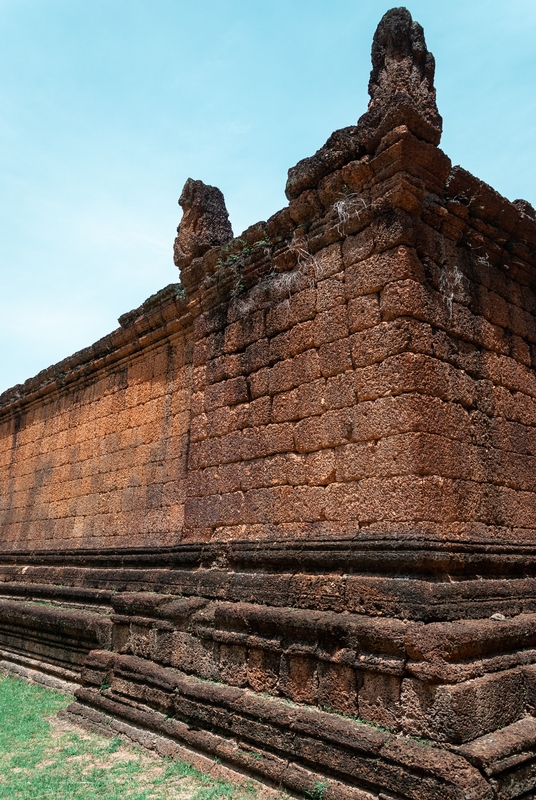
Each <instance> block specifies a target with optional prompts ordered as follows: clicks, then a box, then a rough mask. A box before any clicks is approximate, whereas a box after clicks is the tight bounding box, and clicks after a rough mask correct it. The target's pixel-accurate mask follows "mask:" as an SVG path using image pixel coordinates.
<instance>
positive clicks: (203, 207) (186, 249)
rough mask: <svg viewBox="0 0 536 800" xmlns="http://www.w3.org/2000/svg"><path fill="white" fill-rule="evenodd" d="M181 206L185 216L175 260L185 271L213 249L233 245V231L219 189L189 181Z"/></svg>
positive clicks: (182, 221)
mask: <svg viewBox="0 0 536 800" xmlns="http://www.w3.org/2000/svg"><path fill="white" fill-rule="evenodd" d="M179 205H180V206H181V208H182V210H183V212H184V213H183V216H182V219H181V221H180V225H179V227H178V228H177V238H176V239H175V244H174V246H173V260H174V261H175V264H176V266H177V267H179V269H182V268H183V267H185V266H186V265H187V264H189V263H190V261H191V260H192V259H193V258H197V256H201V255H203V253H206V251H207V250H210V248H211V247H214V246H216V245H222V244H226V243H227V242H228V241H230V240H231V239H232V238H233V229H232V228H231V223H230V222H229V214H228V213H227V209H226V207H225V200H224V197H223V194H222V192H221V191H220V190H219V189H217V188H216V186H207V184H206V183H203V181H194V180H192V178H188V180H187V181H186V183H185V184H184V188H183V190H182V194H181V196H180V198H179Z"/></svg>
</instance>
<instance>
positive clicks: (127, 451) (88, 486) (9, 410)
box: [0, 296, 191, 550]
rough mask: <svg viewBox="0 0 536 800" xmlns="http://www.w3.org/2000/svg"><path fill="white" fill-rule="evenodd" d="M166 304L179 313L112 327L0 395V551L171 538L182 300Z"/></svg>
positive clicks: (181, 474) (182, 360)
mask: <svg viewBox="0 0 536 800" xmlns="http://www.w3.org/2000/svg"><path fill="white" fill-rule="evenodd" d="M168 305H169V309H168V310H169V311H173V312H174V313H175V314H178V317H179V318H178V319H176V318H175V319H173V318H170V319H168V320H166V319H162V318H158V319H156V320H153V319H150V320H148V321H147V324H146V325H145V326H141V325H140V326H136V325H133V326H131V327H130V328H128V329H125V330H121V329H119V330H118V331H115V332H114V333H112V334H111V335H110V336H108V337H106V338H105V339H103V340H102V341H101V342H98V343H97V344H96V345H94V346H93V348H88V350H87V351H82V352H81V353H78V354H76V355H75V356H73V357H72V358H70V359H66V361H64V362H62V363H61V364H58V365H57V366H56V367H52V368H51V369H49V370H46V371H45V372H44V373H41V374H40V375H38V376H37V377H36V378H35V379H34V380H32V381H28V382H27V384H25V386H24V387H22V391H20V389H21V387H15V389H14V390H11V391H9V392H7V393H5V394H4V395H3V397H2V400H4V407H3V408H2V409H1V410H0V419H1V422H0V426H1V427H0V430H1V439H0V475H1V489H0V520H1V522H0V525H1V531H2V533H1V542H2V544H1V546H2V549H3V550H35V549H48V548H53V549H56V550H57V549H61V548H80V547H121V546H125V544H126V543H127V542H128V544H129V545H130V546H132V545H144V544H167V543H168V542H169V541H170V538H171V540H172V541H176V540H177V531H179V530H180V529H181V527H182V523H183V515H184V492H185V476H186V458H187V452H188V431H189V424H190V421H189V407H190V394H191V367H190V364H189V363H188V357H189V354H190V353H191V346H190V345H189V343H188V327H187V325H186V324H185V322H184V309H183V308H182V307H181V301H180V300H179V302H177V299H176V298H175V297H173V296H172V297H171V298H170V299H169V300H168ZM182 305H184V302H182ZM153 326H154V327H153Z"/></svg>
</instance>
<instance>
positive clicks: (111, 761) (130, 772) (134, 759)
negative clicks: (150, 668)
mask: <svg viewBox="0 0 536 800" xmlns="http://www.w3.org/2000/svg"><path fill="white" fill-rule="evenodd" d="M71 700H72V698H71V697H67V696H65V695H63V694H59V693H57V692H53V691H50V690H49V689H44V688H42V687H40V686H35V685H34V684H29V683H25V682H24V681H21V680H16V679H13V678H9V677H3V676H0V799H1V800H8V798H9V800H95V799H96V798H106V800H172V799H173V800H219V799H220V798H221V799H222V800H223V798H228V800H261V795H260V793H258V792H257V791H256V789H255V787H254V786H253V785H252V784H251V783H247V782H246V783H244V784H241V785H237V784H230V783H225V782H224V781H217V780H215V779H213V778H211V777H210V776H207V775H203V774H201V773H200V772H198V771H197V770H196V769H194V768H193V767H191V766H189V765H188V764H184V763H182V762H179V761H171V760H167V759H162V758H159V757H158V756H154V755H152V754H150V753H147V752H146V751H142V750H137V749H135V748H134V747H128V746H126V745H125V744H123V743H122V741H121V740H120V739H106V738H105V737H102V736H98V735H96V734H90V733H86V732H85V731H83V730H81V729H78V728H75V727H74V726H70V725H68V724H65V723H58V722H56V721H55V720H54V716H55V715H56V714H57V713H58V711H60V710H61V709H62V708H65V707H66V706H67V705H68V704H69V703H70V702H71ZM283 797H284V796H283V795H281V798H282V800H283Z"/></svg>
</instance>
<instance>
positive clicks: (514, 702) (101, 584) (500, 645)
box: [0, 536, 536, 800]
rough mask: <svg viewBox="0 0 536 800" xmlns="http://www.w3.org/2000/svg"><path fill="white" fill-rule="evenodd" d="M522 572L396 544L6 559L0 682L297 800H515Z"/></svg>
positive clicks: (530, 787)
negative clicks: (303, 799) (217, 762)
mask: <svg viewBox="0 0 536 800" xmlns="http://www.w3.org/2000/svg"><path fill="white" fill-rule="evenodd" d="M263 558H264V561H263ZM343 563H344V565H345V569H344V570H343V569H342V565H343ZM298 567H299V568H298ZM534 573H535V570H534V557H533V555H532V554H531V553H530V552H529V550H528V548H526V547H525V546H524V545H523V543H519V544H510V545H508V546H502V545H499V546H498V545H497V544H496V543H495V544H494V543H491V542H485V541H481V542H477V543H476V544H475V545H472V546H468V545H467V544H465V543H463V542H438V541H435V542H434V541H432V542H427V543H422V542H419V543H417V542H416V541H413V540H411V538H410V537H407V536H406V537H395V538H393V537H390V538H389V537H385V538H384V539H379V538H378V537H376V538H375V539H369V540H366V539H365V541H364V542H361V543H358V542H357V541H353V540H352V541H350V540H345V541H339V542H333V541H331V542H321V541H316V542H307V543H298V544H295V543H294V544H290V543H289V542H275V541H272V542H263V543H253V544H252V543H244V542H242V543H234V544H230V545H227V546H221V545H220V544H218V545H217V546H213V545H202V544H201V545H191V544H185V545H182V546H177V547H174V548H168V549H167V551H166V552H164V553H163V552H161V551H156V550H155V551H151V550H148V549H144V550H132V551H128V552H116V551H108V552H105V551H104V552H103V551H99V552H91V551H86V552H78V553H72V552H71V553H59V552H58V553H50V552H48V553H46V554H45V553H26V554H23V553H19V554H17V555H15V554H4V555H3V556H2V557H1V562H0V581H1V584H0V585H1V591H0V648H1V650H0V670H1V671H4V672H5V671H10V672H11V673H15V674H18V675H20V676H21V677H24V678H27V679H30V680H36V681H37V682H40V683H43V684H45V685H49V686H52V687H55V688H67V689H69V690H71V691H72V690H73V688H76V697H77V700H76V703H74V704H73V705H72V706H71V708H70V711H69V715H70V716H71V718H72V719H73V720H74V719H77V720H83V721H84V723H85V724H87V725H89V726H96V727H97V728H99V729H102V730H106V729H108V730H112V729H113V730H116V728H117V730H119V728H121V726H123V727H124V728H125V730H124V731H122V735H123V734H124V735H130V734H132V736H133V737H134V739H136V737H138V739H137V740H139V741H140V742H141V743H143V744H144V745H145V746H150V747H151V746H154V747H156V749H157V750H158V751H159V752H165V753H167V754H174V753H175V754H178V753H181V755H180V756H178V757H181V758H183V757H185V756H184V753H186V754H188V753H197V755H195V756H192V758H198V759H205V760H206V761H207V763H208V762H209V758H210V755H212V756H214V755H216V756H218V758H219V759H221V761H222V763H223V764H225V765H227V766H228V767H229V768H230V769H232V770H234V771H236V772H239V773H242V774H247V775H253V776H256V777H258V778H260V779H262V780H264V781H266V782H268V783H271V784H273V785H274V786H279V785H282V786H284V787H285V789H287V790H289V791H294V792H296V793H301V794H302V796H303V793H304V792H312V791H313V790H314V787H315V785H316V786H317V787H318V785H324V784H325V791H324V795H323V797H324V798H325V800H328V799H329V798H333V799H334V798H337V799H338V800H339V799H340V798H343V799H344V798H348V800H350V798H351V800H405V799H406V798H407V799H408V800H410V799H412V800H428V799H429V800H436V798H438V799H439V798H441V799H442V800H443V798H444V799H445V800H446V799H447V798H449V799H450V798H460V800H462V799H463V800H469V799H471V800H472V799H473V798H474V800H486V798H490V800H491V798H494V800H514V798H515V800H523V798H524V799H525V800H528V798H529V797H532V796H533V795H534V791H535V790H536V720H535V719H534V717H533V716H532V714H533V713H534V708H535V706H536V613H535V605H534V602H535V600H534V595H535V594H536V593H535V592H534V577H533V576H534ZM410 576H412V577H410ZM483 576H485V577H483ZM285 587H286V588H285ZM352 603H355V605H354V606H352ZM408 611H409V612H410V613H407V614H406V613H405V612H408ZM502 611H507V613H508V616H506V615H505V614H502V613H501V612H502ZM512 612H517V613H512ZM456 613H458V614H459V616H458V618H456ZM492 614H493V615H495V619H493V618H491V619H490V617H491V616H492ZM111 720H114V721H113V722H112V721H111ZM110 726H112V727H110ZM114 726H115V727H114ZM117 726H119V727H117ZM127 728H128V730H129V731H130V734H127V733H126V732H125V731H127ZM132 736H131V738H132ZM153 741H154V742H158V745H152V744H151V743H152V742H153ZM166 748H167V749H166ZM199 763H201V762H199ZM204 763H205V762H203V764H204ZM210 763H212V764H213V762H210ZM203 768H205V767H204V766H203ZM531 792H532V795H531Z"/></svg>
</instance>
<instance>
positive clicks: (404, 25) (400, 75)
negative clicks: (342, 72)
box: [358, 8, 443, 153]
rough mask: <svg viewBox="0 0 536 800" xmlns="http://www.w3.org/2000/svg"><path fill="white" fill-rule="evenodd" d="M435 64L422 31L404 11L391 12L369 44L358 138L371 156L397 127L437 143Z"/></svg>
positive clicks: (437, 119)
mask: <svg viewBox="0 0 536 800" xmlns="http://www.w3.org/2000/svg"><path fill="white" fill-rule="evenodd" d="M434 72H435V60H434V57H433V55H432V53H430V52H429V51H428V49H427V47H426V42H425V40H424V31H423V29H422V27H421V26H420V25H419V23H418V22H413V19H412V17H411V14H410V13H409V11H408V10H407V9H406V8H392V9H391V10H390V11H388V12H387V13H386V14H384V16H383V17H382V19H381V20H380V24H379V25H378V27H377V29H376V33H375V34H374V40H373V42H372V71H371V73H370V81H369V94H370V103H369V107H368V110H367V111H366V112H365V114H363V116H362V117H361V119H360V120H359V122H358V130H359V134H360V137H361V140H362V142H363V144H364V145H365V147H366V148H367V150H368V151H369V152H370V153H373V152H374V151H375V150H376V148H377V146H378V144H379V143H380V140H381V139H382V137H383V136H385V134H386V133H388V132H389V130H392V129H393V128H396V127H397V126H398V125H407V127H408V128H409V129H410V130H411V132H412V133H413V134H414V135H415V136H417V137H418V138H420V139H424V141H426V142H431V143H432V144H435V145H437V144H439V141H440V139H441V130H442V122H443V121H442V119H441V116H440V115H439V112H438V110H437V105H436V92H435V88H434Z"/></svg>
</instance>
